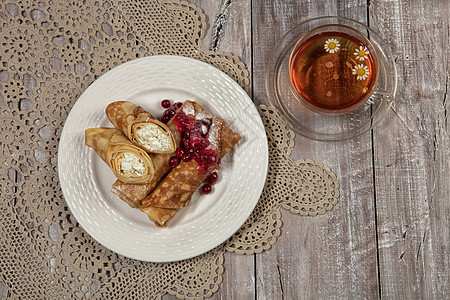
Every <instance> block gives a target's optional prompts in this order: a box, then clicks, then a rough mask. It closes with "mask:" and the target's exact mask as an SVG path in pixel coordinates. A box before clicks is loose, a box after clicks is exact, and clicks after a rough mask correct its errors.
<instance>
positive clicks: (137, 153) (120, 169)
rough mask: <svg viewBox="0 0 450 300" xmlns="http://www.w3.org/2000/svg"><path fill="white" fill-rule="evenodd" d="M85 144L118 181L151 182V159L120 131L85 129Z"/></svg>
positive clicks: (113, 129) (152, 170)
mask: <svg viewBox="0 0 450 300" xmlns="http://www.w3.org/2000/svg"><path fill="white" fill-rule="evenodd" d="M85 144H86V145H87V146H89V147H91V148H92V149H94V150H95V152H96V153H97V154H98V156H100V157H101V159H102V160H103V161H104V162H105V163H106V164H107V165H108V166H109V167H110V168H111V170H112V171H113V173H114V175H115V176H116V177H117V178H118V179H119V180H121V181H123V182H127V183H147V182H149V181H150V180H152V178H153V176H154V173H155V168H154V165H153V161H152V159H151V158H150V156H149V155H148V154H147V153H146V152H145V151H144V150H142V149H141V148H139V147H137V146H136V145H134V144H133V143H131V142H130V140H129V139H128V138H127V137H126V136H125V135H124V134H123V133H122V132H121V131H120V130H118V129H115V128H104V127H100V128H89V129H86V131H85Z"/></svg>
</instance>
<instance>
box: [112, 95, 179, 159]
mask: <svg viewBox="0 0 450 300" xmlns="http://www.w3.org/2000/svg"><path fill="white" fill-rule="evenodd" d="M105 112H106V116H107V117H108V119H109V120H110V121H111V123H112V124H113V125H114V126H115V127H116V128H117V129H120V130H121V131H122V132H123V133H124V134H125V135H126V136H127V137H128V138H129V139H130V141H132V142H133V143H135V144H136V145H138V146H139V147H141V148H142V149H144V150H145V151H147V152H149V153H160V154H171V153H173V152H175V149H176V143H175V139H174V136H173V134H172V132H171V130H170V129H169V127H167V125H165V124H164V123H162V122H161V121H159V120H157V119H156V118H154V117H153V116H152V115H151V114H150V113H149V112H147V111H145V110H144V109H143V108H142V107H140V106H138V105H136V104H134V103H131V102H128V101H116V102H112V103H110V104H109V105H108V106H107V107H106V110H105Z"/></svg>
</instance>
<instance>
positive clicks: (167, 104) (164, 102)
mask: <svg viewBox="0 0 450 300" xmlns="http://www.w3.org/2000/svg"><path fill="white" fill-rule="evenodd" d="M161 106H162V107H163V108H169V107H170V100H167V99H165V100H163V101H161Z"/></svg>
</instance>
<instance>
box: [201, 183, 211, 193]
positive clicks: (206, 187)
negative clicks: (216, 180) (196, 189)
mask: <svg viewBox="0 0 450 300" xmlns="http://www.w3.org/2000/svg"><path fill="white" fill-rule="evenodd" d="M211 191H212V186H211V185H210V184H205V185H203V186H202V192H203V194H209V193H211Z"/></svg>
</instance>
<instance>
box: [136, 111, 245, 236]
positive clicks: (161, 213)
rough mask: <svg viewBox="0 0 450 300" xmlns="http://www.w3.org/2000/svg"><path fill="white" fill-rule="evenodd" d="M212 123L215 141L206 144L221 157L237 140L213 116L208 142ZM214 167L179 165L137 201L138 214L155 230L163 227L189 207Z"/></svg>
mask: <svg viewBox="0 0 450 300" xmlns="http://www.w3.org/2000/svg"><path fill="white" fill-rule="evenodd" d="M219 123H220V125H219ZM214 124H217V125H219V126H217V128H218V130H217V136H213V139H216V141H211V140H210V142H211V145H213V147H215V151H217V152H218V157H220V158H222V157H224V156H225V154H227V153H228V152H229V151H230V150H231V148H233V146H234V145H235V144H236V143H237V142H238V141H239V140H240V138H241V137H240V136H239V134H237V133H235V132H233V131H232V130H231V129H230V128H229V127H228V126H227V125H226V123H225V122H224V121H223V120H222V119H220V118H217V117H215V118H214V119H213V125H212V126H211V129H210V137H208V139H211V133H212V132H213V128H214ZM218 167H219V164H216V165H214V166H212V167H211V168H210V169H209V170H202V169H201V168H199V165H198V164H197V162H196V161H195V160H190V161H189V162H180V164H179V165H178V166H177V167H175V168H174V169H172V171H170V173H169V174H168V175H167V177H165V178H164V180H163V181H162V182H161V183H160V184H159V185H158V187H156V189H155V190H154V191H153V192H152V193H151V194H150V195H149V196H147V197H146V198H144V199H143V200H142V201H141V211H143V212H144V213H146V214H147V216H148V218H149V219H150V220H151V221H152V222H154V223H155V224H156V225H157V226H158V227H166V226H167V225H168V224H169V222H170V221H171V220H172V219H173V217H174V216H175V215H176V213H177V212H178V210H179V209H180V208H182V207H185V206H187V205H188V204H189V202H190V200H191V198H192V195H193V194H194V192H195V191H196V190H197V189H198V187H199V186H200V185H201V184H202V182H203V181H204V180H205V179H206V177H207V176H208V175H209V173H210V172H212V171H213V170H214V169H216V168H218Z"/></svg>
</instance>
